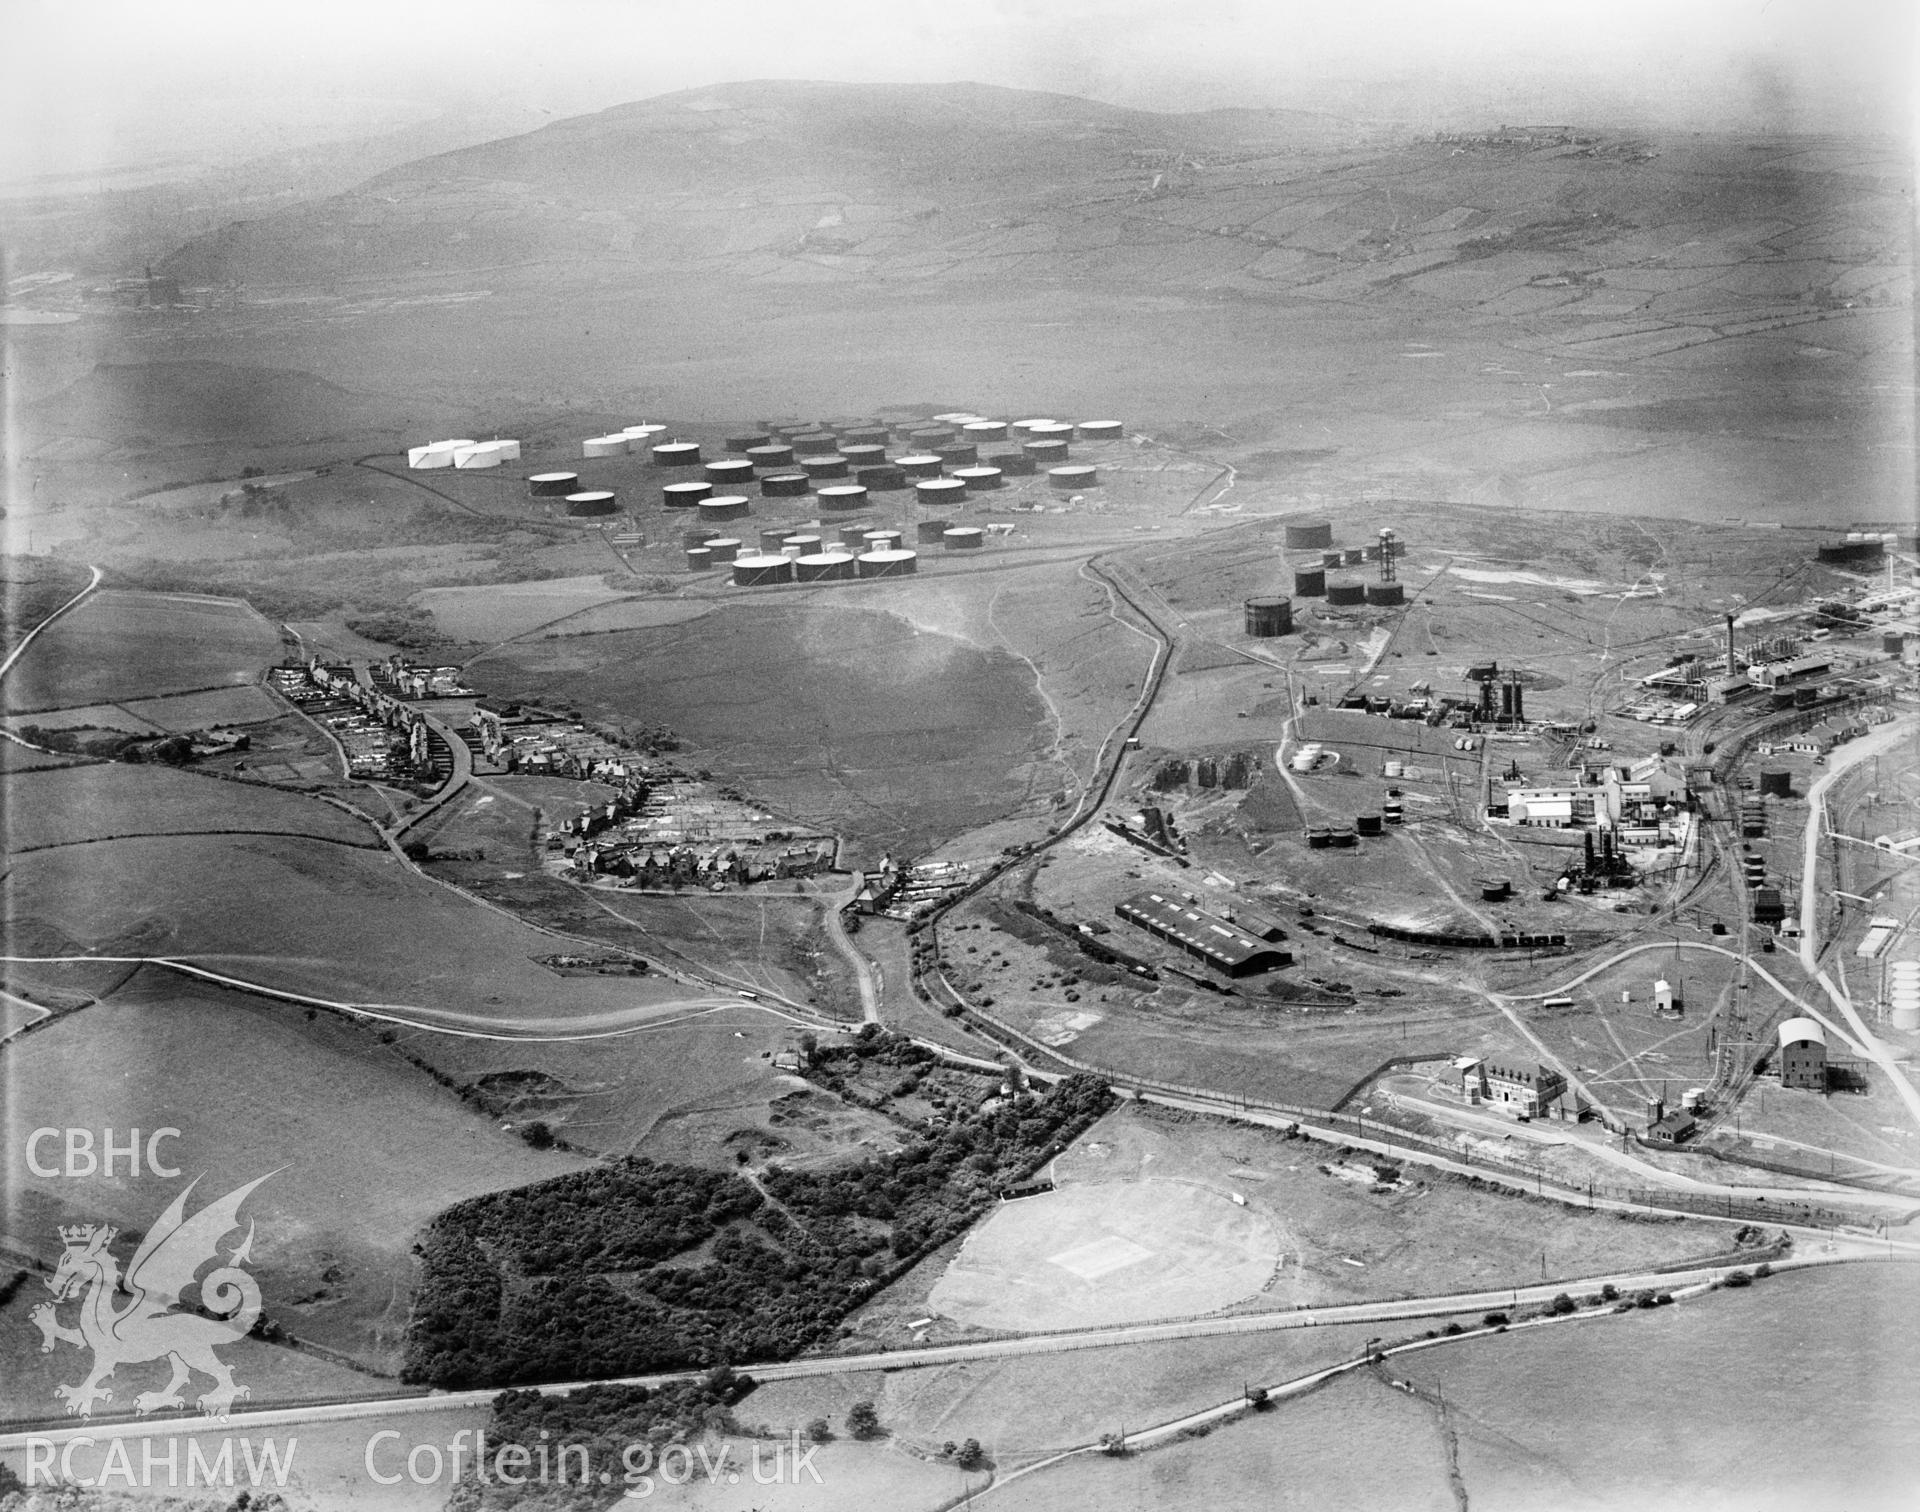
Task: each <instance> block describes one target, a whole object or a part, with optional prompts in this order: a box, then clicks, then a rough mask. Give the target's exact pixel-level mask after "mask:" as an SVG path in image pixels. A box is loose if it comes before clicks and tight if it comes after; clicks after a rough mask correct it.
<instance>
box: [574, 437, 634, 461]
mask: <svg viewBox="0 0 1920 1512" xmlns="http://www.w3.org/2000/svg"><path fill="white" fill-rule="evenodd" d="M630 445H631V443H630V442H629V441H628V440H627V438H626V437H625V436H589V437H587V439H586V440H584V441H582V442H581V443H580V455H581V456H583V457H624V456H625V455H626V454H627V451H628V449H629V447H630Z"/></svg>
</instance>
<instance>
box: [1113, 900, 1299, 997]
mask: <svg viewBox="0 0 1920 1512" xmlns="http://www.w3.org/2000/svg"><path fill="white" fill-rule="evenodd" d="M1113 911H1114V912H1115V913H1116V914H1118V915H1119V916H1120V917H1121V918H1123V919H1125V920H1126V921H1127V922H1128V923H1129V924H1137V925H1138V926H1139V927H1140V928H1142V929H1144V930H1146V931H1147V933H1148V934H1151V935H1155V936H1158V937H1159V938H1160V939H1162V940H1165V941H1166V942H1167V943H1168V944H1170V945H1178V946H1179V947H1180V948H1181V949H1182V950H1184V951H1186V952H1187V954H1188V955H1191V956H1197V957H1198V958H1199V959H1200V960H1202V961H1205V962H1206V963H1207V964H1208V965H1209V966H1211V967H1213V968H1214V970H1216V971H1222V972H1225V973H1226V974H1227V975H1228V976H1230V977H1243V976H1254V975H1256V974H1257V973H1259V972H1262V971H1272V970H1274V969H1275V968H1276V967H1280V966H1291V965H1292V964H1293V952H1292V951H1288V950H1276V949H1275V948H1274V947H1273V946H1271V945H1269V944H1268V943H1267V942H1266V941H1265V940H1262V939H1260V938H1259V937H1258V936H1255V935H1251V934H1248V933H1247V931H1246V930H1244V929H1240V928H1237V927H1236V926H1234V925H1232V924H1229V923H1227V922H1226V920H1224V919H1220V918H1216V917H1215V916H1214V915H1212V914H1210V913H1204V912H1202V911H1201V910H1199V909H1197V908H1190V907H1188V906H1187V905H1186V904H1185V903H1182V902H1179V901H1178V900H1176V899H1172V898H1166V897H1162V896H1161V895H1160V894H1159V893H1135V894H1134V895H1133V896H1132V897H1131V898H1127V899H1126V900H1124V901H1123V902H1119V903H1116V904H1114V905H1113Z"/></svg>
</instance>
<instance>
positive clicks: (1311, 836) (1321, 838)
mask: <svg viewBox="0 0 1920 1512" xmlns="http://www.w3.org/2000/svg"><path fill="white" fill-rule="evenodd" d="M1307 844H1308V846H1309V847H1311V848H1312V849H1314V850H1325V849H1326V848H1327V847H1328V846H1329V845H1331V844H1333V831H1332V830H1330V829H1328V828H1327V827H1326V826H1325V825H1321V824H1316V825H1315V826H1313V828H1311V829H1309V830H1308V831H1307Z"/></svg>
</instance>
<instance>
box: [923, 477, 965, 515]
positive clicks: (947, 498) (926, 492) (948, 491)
mask: <svg viewBox="0 0 1920 1512" xmlns="http://www.w3.org/2000/svg"><path fill="white" fill-rule="evenodd" d="M966 496H967V485H966V480H965V479H962V478H922V479H921V480H920V481H919V482H918V483H915V484H914V485H913V498H914V502H915V503H917V504H921V505H924V506H925V507H926V508H928V509H946V508H949V507H950V506H952V505H955V504H958V503H959V502H960V501H961V500H962V499H964V498H965V497H966Z"/></svg>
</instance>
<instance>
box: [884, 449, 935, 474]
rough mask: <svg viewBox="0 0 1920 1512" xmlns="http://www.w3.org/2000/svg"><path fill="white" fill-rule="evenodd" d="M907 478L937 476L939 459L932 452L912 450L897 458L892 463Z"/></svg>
mask: <svg viewBox="0 0 1920 1512" xmlns="http://www.w3.org/2000/svg"><path fill="white" fill-rule="evenodd" d="M893 465H894V466H895V467H897V468H899V469H900V471H901V472H903V473H905V474H906V475H907V476H908V477H909V478H937V477H939V476H940V459H939V457H937V456H935V455H934V454H933V453H932V452H918V451H917V452H912V453H910V454H908V455H907V456H904V457H901V458H899V459H897V460H896V461H895V462H894V464H893Z"/></svg>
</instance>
